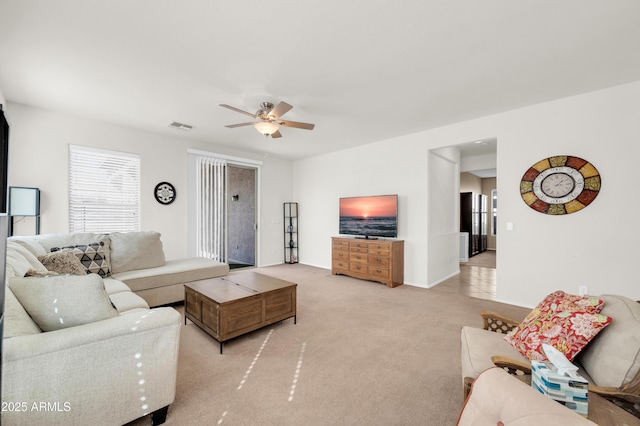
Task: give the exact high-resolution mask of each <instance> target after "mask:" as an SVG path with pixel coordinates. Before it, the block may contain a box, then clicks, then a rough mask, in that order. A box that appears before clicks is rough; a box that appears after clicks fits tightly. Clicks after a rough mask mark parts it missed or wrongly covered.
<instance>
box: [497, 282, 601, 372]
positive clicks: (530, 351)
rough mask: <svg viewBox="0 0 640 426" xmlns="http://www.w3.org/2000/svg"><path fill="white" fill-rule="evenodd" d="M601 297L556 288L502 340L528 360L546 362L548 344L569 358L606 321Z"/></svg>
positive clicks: (578, 350) (577, 351) (583, 345)
mask: <svg viewBox="0 0 640 426" xmlns="http://www.w3.org/2000/svg"><path fill="white" fill-rule="evenodd" d="M603 305H604V301H603V300H599V299H597V298H593V297H581V296H576V295H572V294H566V293H564V292H562V291H556V292H554V293H551V294H550V295H548V296H547V297H545V298H544V299H543V300H542V302H540V303H539V304H538V306H536V307H535V308H534V309H533V310H532V311H531V312H530V313H529V315H527V317H526V318H525V319H524V320H523V321H522V322H521V323H520V324H519V325H518V327H516V328H514V329H513V330H512V331H511V332H509V333H508V334H507V335H506V336H505V338H504V339H505V340H506V341H507V342H509V343H510V344H511V345H512V346H513V347H514V348H516V349H517V350H518V352H520V353H521V354H522V355H523V356H525V357H527V358H528V359H530V360H536V361H545V360H547V357H546V356H545V354H544V352H543V350H542V344H543V343H547V344H549V345H551V346H553V347H555V348H556V349H558V350H559V351H560V352H562V353H563V354H565V356H566V357H567V359H568V360H570V361H571V360H572V359H573V358H574V357H575V356H576V355H578V353H579V352H580V351H581V350H582V349H583V348H584V347H585V346H586V345H587V343H589V342H590V341H591V339H593V338H594V337H595V336H596V335H597V334H598V333H599V332H600V331H601V330H602V329H604V328H605V327H606V326H607V325H609V323H611V318H610V317H607V316H605V315H600V313H599V312H600V310H601V309H602V306H603Z"/></svg>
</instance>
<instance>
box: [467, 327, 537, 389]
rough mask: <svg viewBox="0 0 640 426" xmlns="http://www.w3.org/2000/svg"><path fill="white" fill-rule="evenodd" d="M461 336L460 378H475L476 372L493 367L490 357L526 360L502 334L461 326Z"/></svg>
mask: <svg viewBox="0 0 640 426" xmlns="http://www.w3.org/2000/svg"><path fill="white" fill-rule="evenodd" d="M460 336H461V349H462V353H461V363H462V364H461V365H462V378H463V380H464V378H465V377H471V378H472V379H475V378H476V377H478V374H480V373H481V372H483V371H484V370H486V369H487V368H490V367H493V366H494V364H493V362H492V361H491V357H492V356H494V355H500V356H505V357H508V358H512V359H515V360H519V361H523V362H528V361H529V360H527V359H526V358H525V357H523V356H522V354H520V352H518V351H517V350H515V348H514V347H513V346H511V345H510V344H508V343H507V342H505V341H504V339H503V337H504V334H502V333H496V332H493V331H489V330H484V329H482V328H476V327H467V326H465V327H462V332H461V333H460Z"/></svg>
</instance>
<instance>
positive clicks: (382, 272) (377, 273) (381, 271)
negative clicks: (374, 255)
mask: <svg viewBox="0 0 640 426" xmlns="http://www.w3.org/2000/svg"><path fill="white" fill-rule="evenodd" d="M369 275H371V276H372V277H375V278H389V269H387V268H382V267H380V268H377V267H375V266H369Z"/></svg>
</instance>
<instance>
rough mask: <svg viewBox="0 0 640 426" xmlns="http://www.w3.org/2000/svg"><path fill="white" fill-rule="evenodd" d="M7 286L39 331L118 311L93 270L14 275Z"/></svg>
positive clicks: (105, 315) (97, 319)
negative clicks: (70, 272) (56, 273)
mask: <svg viewBox="0 0 640 426" xmlns="http://www.w3.org/2000/svg"><path fill="white" fill-rule="evenodd" d="M9 287H10V288H11V291H13V294H14V295H15V296H16V298H17V299H18V300H19V301H20V304H21V305H22V306H23V307H24V309H25V310H26V311H27V313H28V314H29V316H31V318H33V320H34V321H35V322H36V324H38V326H39V327H40V329H41V330H42V331H53V330H59V329H62V328H68V327H74V326H77V325H82V324H88V323H91V322H96V321H102V320H105V319H109V318H112V317H115V316H117V315H118V312H117V311H116V310H115V309H114V308H113V306H112V305H111V300H110V299H109V296H108V295H107V292H106V291H105V289H104V283H103V281H102V278H100V277H99V276H98V275H96V274H85V275H57V276H50V277H43V278H41V277H27V278H21V277H14V278H11V279H9Z"/></svg>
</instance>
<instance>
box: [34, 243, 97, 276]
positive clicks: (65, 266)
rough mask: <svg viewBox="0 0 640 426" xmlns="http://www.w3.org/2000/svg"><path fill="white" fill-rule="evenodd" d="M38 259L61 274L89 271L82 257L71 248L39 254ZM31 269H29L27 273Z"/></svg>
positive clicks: (51, 269) (49, 268)
mask: <svg viewBox="0 0 640 426" xmlns="http://www.w3.org/2000/svg"><path fill="white" fill-rule="evenodd" d="M38 260H39V261H40V262H41V263H42V264H43V265H44V267H45V268H47V270H49V271H53V272H57V273H59V274H74V275H84V274H86V273H87V271H86V270H85V269H84V267H83V266H82V263H80V259H78V257H77V256H76V255H75V254H74V253H73V250H71V249H64V250H60V251H56V252H53V253H49V254H45V255H44V256H38ZM28 274H29V271H27V274H26V275H28Z"/></svg>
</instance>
